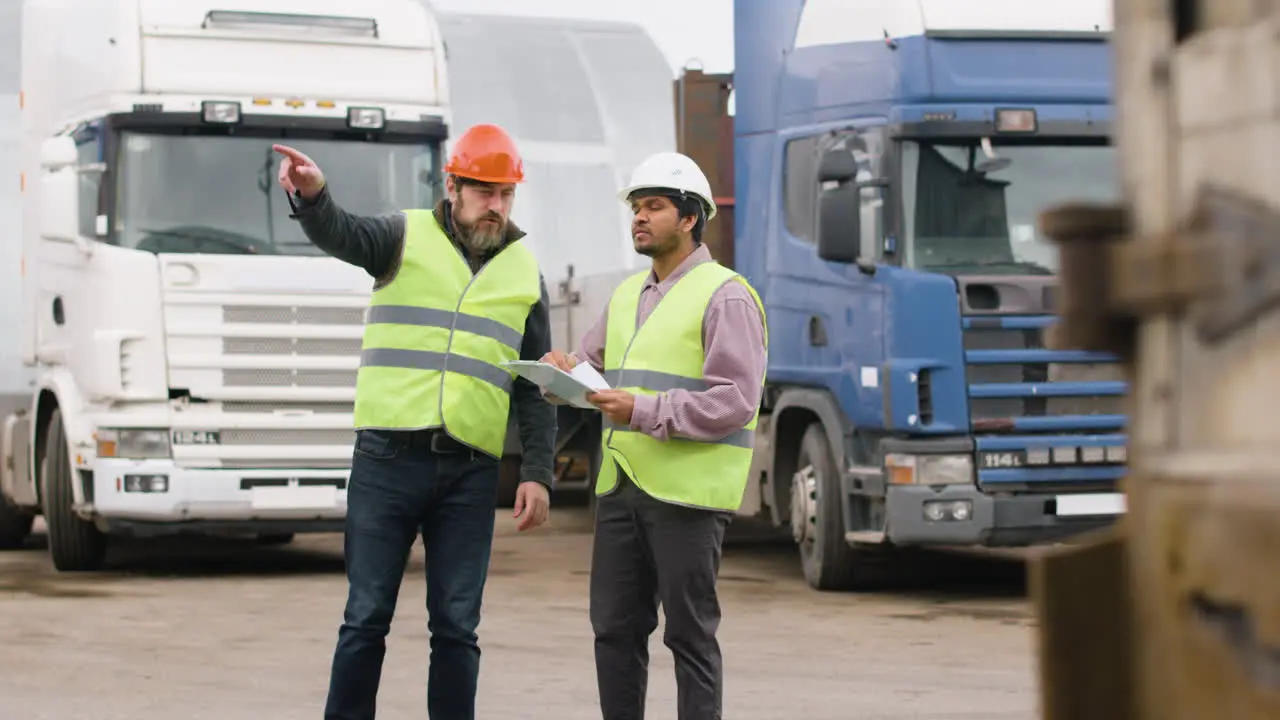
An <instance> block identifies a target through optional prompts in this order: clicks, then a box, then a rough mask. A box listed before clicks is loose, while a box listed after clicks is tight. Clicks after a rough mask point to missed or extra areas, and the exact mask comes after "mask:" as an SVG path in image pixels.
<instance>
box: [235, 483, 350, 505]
mask: <svg viewBox="0 0 1280 720" xmlns="http://www.w3.org/2000/svg"><path fill="white" fill-rule="evenodd" d="M345 486H346V480H345V479H338V478H245V479H243V480H241V481H240V489H242V490H248V491H249V493H250V503H251V504H252V505H253V508H254V509H255V510H290V509H307V510H323V509H330V508H334V507H337V505H338V490H339V489H341V488H342V487H345Z"/></svg>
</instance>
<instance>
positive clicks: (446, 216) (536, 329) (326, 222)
mask: <svg viewBox="0 0 1280 720" xmlns="http://www.w3.org/2000/svg"><path fill="white" fill-rule="evenodd" d="M289 202H290V204H291V205H292V206H293V209H294V214H293V217H294V218H296V219H297V220H298V221H299V223H300V224H301V225H302V231H303V232H304V233H306V235H307V238H308V239H310V240H311V242H312V243H314V244H315V246H316V247H318V248H320V249H321V250H323V251H325V252H326V253H328V254H329V255H332V256H333V257H335V258H337V259H339V260H342V261H343V262H347V263H350V264H352V265H355V266H357V267H361V268H364V270H365V272H367V273H369V275H371V276H372V277H373V278H374V287H375V288H378V287H382V286H384V285H386V284H387V283H389V282H391V280H392V278H394V277H395V274H396V272H397V271H398V270H399V268H400V256H401V251H402V250H403V248H404V237H405V226H406V219H405V215H404V213H393V214H390V215H379V216H373V217H365V216H360V215H353V214H351V213H349V212H347V211H346V210H343V209H342V208H340V207H338V204H337V203H335V202H334V201H333V198H331V197H330V196H329V189H328V188H327V187H326V188H325V189H324V190H322V191H321V193H320V195H318V196H316V198H315V199H314V200H312V201H307V200H303V199H302V198H300V197H290V198H289ZM434 213H435V217H436V222H438V223H440V227H442V228H444V229H445V233H446V234H447V235H448V236H449V239H450V240H452V241H453V244H454V245H455V246H457V247H458V249H459V251H460V252H462V256H463V257H465V258H467V259H468V260H467V261H468V263H470V264H471V271H472V272H476V271H477V270H478V269H479V268H480V266H481V265H483V264H484V262H485V261H486V260H487V259H488V257H484V258H472V257H471V256H470V254H469V253H467V252H466V251H465V249H464V248H463V247H462V246H461V244H459V242H458V240H457V238H456V237H455V236H454V231H453V221H452V213H451V212H450V209H449V201H448V200H442V201H441V202H440V203H438V204H437V205H436V207H435V209H434ZM522 237H524V232H523V231H522V230H520V229H519V228H518V227H516V225H515V224H514V223H509V224H508V227H507V237H506V240H505V242H504V243H503V245H502V247H506V245H507V244H508V243H512V242H515V241H516V240H519V239H520V238H522ZM499 249H501V248H499ZM497 252H498V250H494V253H495V254H496V253H497ZM539 282H540V284H541V286H542V299H541V300H539V301H538V303H537V304H536V305H534V306H533V308H532V310H531V311H530V312H529V318H528V320H527V321H526V322H525V328H524V341H523V343H522V345H521V348H520V359H521V360H539V359H541V358H542V356H543V355H545V354H547V353H548V352H550V351H551V312H550V305H551V303H550V300H549V299H548V297H547V285H546V281H545V280H543V279H542V278H539ZM511 403H512V410H513V412H514V413H515V415H516V424H517V426H518V427H519V432H520V445H521V454H522V456H523V460H522V464H521V468H520V479H521V480H522V481H524V480H536V481H538V482H540V483H543V484H544V485H546V486H547V487H551V485H552V479H553V477H554V471H553V466H554V454H555V441H556V409H555V407H554V406H553V405H551V404H550V403H549V402H547V400H546V398H544V397H543V396H542V392H541V391H540V390H539V389H538V387H537V386H536V385H534V384H532V383H530V382H528V381H527V380H525V379H523V378H517V379H516V382H515V386H514V387H513V389H512V394H511Z"/></svg>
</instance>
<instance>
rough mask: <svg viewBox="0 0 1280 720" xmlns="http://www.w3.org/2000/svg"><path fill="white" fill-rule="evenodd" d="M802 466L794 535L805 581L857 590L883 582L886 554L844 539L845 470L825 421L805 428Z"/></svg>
mask: <svg viewBox="0 0 1280 720" xmlns="http://www.w3.org/2000/svg"><path fill="white" fill-rule="evenodd" d="M796 467H797V468H798V470H797V471H796V474H795V477H793V478H792V480H791V535H792V537H793V538H794V539H795V541H796V544H797V545H799V546H800V563H801V565H802V567H803V568H804V579H805V581H806V582H808V583H809V586H810V587H812V588H814V589H816V590H852V589H856V588H861V587H866V586H869V585H871V584H873V583H875V582H877V581H878V580H879V579H880V576H881V574H882V568H883V561H884V560H885V558H884V554H883V552H882V551H881V550H880V549H879V548H870V547H851V546H850V545H849V543H848V542H847V541H846V540H845V538H844V531H845V528H844V515H843V513H842V512H841V508H842V503H843V502H845V499H844V497H843V495H842V493H841V489H840V472H839V469H838V468H837V467H836V461H835V458H834V455H833V453H832V452H831V444H830V443H829V442H828V441H827V433H826V431H825V430H824V429H823V427H822V424H821V423H812V424H810V425H809V427H808V428H807V429H806V430H805V432H804V437H803V438H802V439H801V441H800V454H799V457H798V458H797V463H796Z"/></svg>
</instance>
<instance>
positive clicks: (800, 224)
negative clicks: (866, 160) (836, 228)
mask: <svg viewBox="0 0 1280 720" xmlns="http://www.w3.org/2000/svg"><path fill="white" fill-rule="evenodd" d="M819 140H821V136H820V135H813V136H810V137H801V138H794V139H792V140H788V141H787V144H786V145H785V146H784V150H783V154H784V157H783V171H782V183H783V200H782V201H783V204H784V206H785V207H784V211H785V212H784V220H785V222H786V225H787V232H789V233H791V235H792V236H793V237H795V238H796V239H797V240H804V241H805V242H808V243H814V242H817V225H818V142H819Z"/></svg>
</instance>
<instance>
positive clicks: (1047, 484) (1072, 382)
mask: <svg viewBox="0 0 1280 720" xmlns="http://www.w3.org/2000/svg"><path fill="white" fill-rule="evenodd" d="M1055 321H1056V318H1055V317H1053V316H1052V315H1019V316H1013V315H1006V316H981V317H966V318H964V320H963V323H964V325H963V326H964V352H965V374H966V380H967V383H968V390H969V392H968V395H969V398H968V399H969V403H968V404H969V422H970V426H971V428H972V430H973V435H974V445H975V450H976V457H975V460H976V463H977V469H978V483H979V485H981V486H983V487H987V488H996V489H999V490H1000V491H1005V492H1020V491H1038V492H1050V491H1062V492H1072V491H1083V490H1086V489H1091V488H1113V487H1114V486H1115V483H1116V481H1117V480H1119V478H1120V477H1122V476H1123V474H1124V463H1125V461H1126V460H1127V453H1126V437H1125V435H1124V434H1123V432H1124V428H1125V425H1126V418H1125V415H1124V412H1125V395H1126V394H1127V392H1128V384H1127V383H1126V382H1125V381H1124V379H1123V378H1124V375H1123V369H1122V367H1121V366H1120V364H1119V363H1118V362H1117V359H1116V358H1115V357H1113V356H1111V355H1107V354H1105V353H1091V352H1085V351H1081V350H1051V349H1048V348H1046V347H1045V343H1044V339H1043V334H1044V331H1045V329H1046V328H1048V327H1049V326H1051V325H1052V324H1053V323H1054V322H1055Z"/></svg>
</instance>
